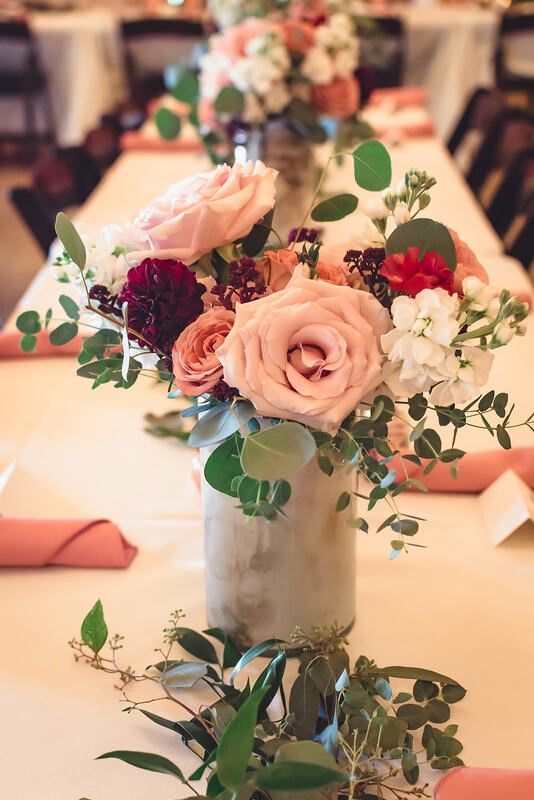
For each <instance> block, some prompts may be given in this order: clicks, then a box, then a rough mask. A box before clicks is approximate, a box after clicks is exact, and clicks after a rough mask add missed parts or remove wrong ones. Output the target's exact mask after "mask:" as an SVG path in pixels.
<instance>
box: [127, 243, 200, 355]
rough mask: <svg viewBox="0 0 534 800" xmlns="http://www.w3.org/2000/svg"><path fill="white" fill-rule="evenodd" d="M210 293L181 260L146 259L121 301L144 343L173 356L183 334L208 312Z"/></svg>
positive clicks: (130, 274) (132, 273) (130, 275)
mask: <svg viewBox="0 0 534 800" xmlns="http://www.w3.org/2000/svg"><path fill="white" fill-rule="evenodd" d="M205 291H206V289H205V287H204V286H202V284H201V283H198V281H197V280H196V278H195V276H194V275H193V273H192V272H191V271H190V270H189V269H188V268H187V267H186V266H185V264H182V262H181V261H172V260H167V259H165V260H164V259H160V258H145V259H144V261H142V262H141V263H140V264H139V266H138V267H132V269H130V270H129V271H128V280H127V283H126V285H125V286H124V289H123V290H122V293H121V298H120V299H121V302H122V303H124V302H127V303H128V322H129V325H130V327H131V328H134V329H135V330H136V331H138V332H139V333H140V334H141V335H142V336H143V340H141V339H139V340H138V341H139V343H140V344H148V345H150V347H151V348H153V349H154V350H160V351H162V352H163V353H165V354H166V355H169V356H170V354H171V352H172V346H173V344H174V342H175V341H176V339H177V338H178V336H179V334H180V333H181V332H182V331H183V330H184V328H186V327H187V326H188V325H189V324H190V323H191V322H193V321H194V320H195V319H196V318H197V317H198V316H199V315H200V314H201V313H202V311H203V310H204V304H203V302H202V295H203V294H204V292H205Z"/></svg>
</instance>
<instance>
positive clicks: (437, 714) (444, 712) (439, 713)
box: [426, 699, 451, 723]
mask: <svg viewBox="0 0 534 800" xmlns="http://www.w3.org/2000/svg"><path fill="white" fill-rule="evenodd" d="M426 709H427V711H428V714H429V716H428V719H429V720H430V722H437V723H442V722H447V721H448V720H449V719H450V718H451V710H450V708H449V706H448V705H447V703H444V702H443V700H437V699H433V700H429V701H428V703H427V704H426Z"/></svg>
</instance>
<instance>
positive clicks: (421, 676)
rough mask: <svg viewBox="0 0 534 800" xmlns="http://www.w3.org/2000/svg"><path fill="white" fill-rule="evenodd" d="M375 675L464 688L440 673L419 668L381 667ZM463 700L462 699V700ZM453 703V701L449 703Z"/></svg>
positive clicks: (376, 670)
mask: <svg viewBox="0 0 534 800" xmlns="http://www.w3.org/2000/svg"><path fill="white" fill-rule="evenodd" d="M372 671H373V673H374V674H377V675H386V676H387V677H388V678H406V679H407V680H422V681H436V682H437V683H441V684H451V685H453V686H457V687H458V688H460V689H461V688H462V687H461V686H460V684H459V683H458V681H455V680H453V679H452V678H448V677H447V676H446V675H442V674H441V673H440V672H434V671H433V670H431V669H420V668H419V667H397V666H395V667H381V668H377V669H373V670H372ZM460 699H461V698H460ZM447 702H451V701H447Z"/></svg>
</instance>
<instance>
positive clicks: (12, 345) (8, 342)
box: [0, 331, 83, 359]
mask: <svg viewBox="0 0 534 800" xmlns="http://www.w3.org/2000/svg"><path fill="white" fill-rule="evenodd" d="M35 335H36V337H37V347H36V349H35V352H34V353H24V352H23V351H22V350H21V349H20V340H21V338H22V333H21V332H20V331H4V332H2V333H0V359H2V358H35V357H36V356H41V357H43V358H50V356H76V355H78V353H79V352H80V350H81V349H82V344H83V340H82V337H81V336H76V337H75V338H74V339H71V341H70V342H67V344H64V345H62V346H61V347H55V346H54V345H53V344H50V341H49V339H48V331H39V333H36V334H35Z"/></svg>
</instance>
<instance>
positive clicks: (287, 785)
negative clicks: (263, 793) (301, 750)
mask: <svg viewBox="0 0 534 800" xmlns="http://www.w3.org/2000/svg"><path fill="white" fill-rule="evenodd" d="M347 779H348V776H347V775H345V774H344V773H343V772H340V771H339V770H334V769H329V768H328V767H323V766H321V765H319V764H312V763H308V764H304V763H300V762H298V761H277V762H274V763H273V764H270V765H269V766H268V767H263V768H262V769H260V770H258V771H257V772H256V773H254V783H255V784H256V786H259V787H260V788H261V789H267V790H268V791H280V792H282V791H286V792H290V791H303V790H305V789H319V788H321V787H322V786H329V785H331V784H333V783H345V782H346V781H347Z"/></svg>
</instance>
